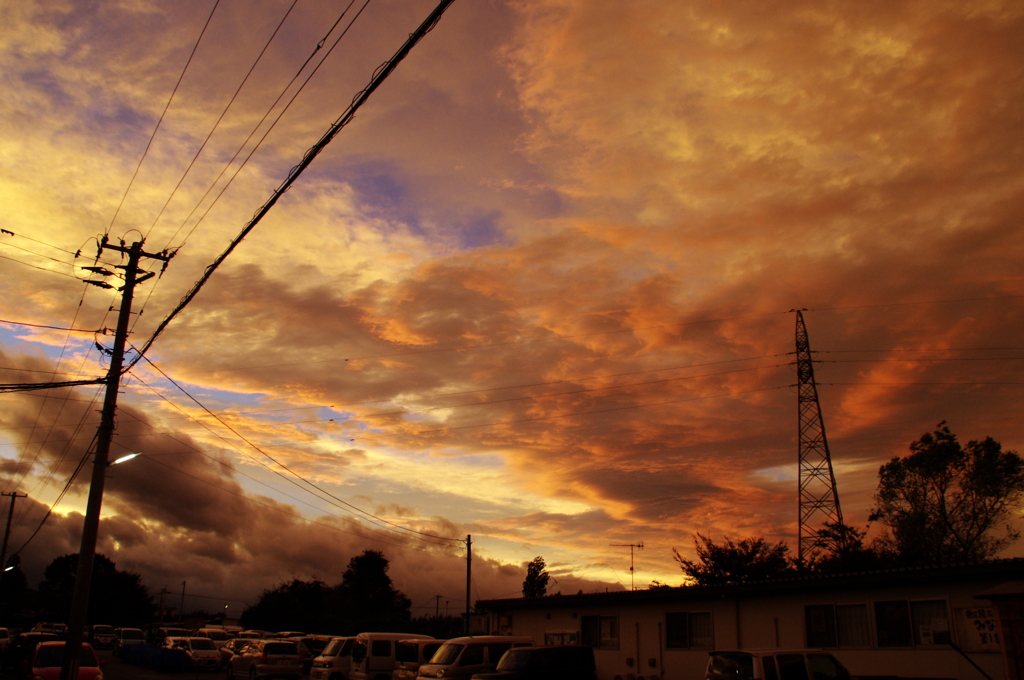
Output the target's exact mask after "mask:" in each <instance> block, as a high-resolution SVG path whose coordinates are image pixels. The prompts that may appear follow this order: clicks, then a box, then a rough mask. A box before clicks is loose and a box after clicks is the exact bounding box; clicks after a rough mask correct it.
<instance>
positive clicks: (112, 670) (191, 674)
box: [3, 649, 224, 680]
mask: <svg viewBox="0 0 1024 680" xmlns="http://www.w3.org/2000/svg"><path fill="white" fill-rule="evenodd" d="M96 654H97V655H98V656H99V658H100V662H101V663H103V662H106V665H105V666H103V678H104V680H168V678H178V679H179V680H189V679H191V678H197V679H201V678H205V679H206V680H222V679H223V677H224V674H223V673H221V672H219V671H218V672H212V671H202V672H198V673H197V672H195V671H166V670H154V669H151V668H143V667H141V666H134V665H132V664H127V663H122V662H121V660H120V659H119V658H117V657H116V656H114V655H113V654H111V653H110V650H109V649H98V650H96ZM3 680H26V679H25V678H24V677H22V676H19V675H18V674H17V673H13V672H8V673H4V675H3ZM29 680H31V679H29Z"/></svg>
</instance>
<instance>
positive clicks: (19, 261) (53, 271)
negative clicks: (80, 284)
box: [0, 255, 82, 281]
mask: <svg viewBox="0 0 1024 680" xmlns="http://www.w3.org/2000/svg"><path fill="white" fill-rule="evenodd" d="M0 259H2V260H10V261H11V262H17V263H18V264H23V265H25V266H26V267H32V269H38V270H39V271H41V272H49V273H50V274H59V275H60V276H66V277H68V278H69V279H74V280H76V281H81V280H82V279H80V278H78V277H77V276H75V275H73V274H66V273H64V272H59V271H57V270H56V269H47V268H46V267H40V266H38V265H34V264H29V263H28V262H24V261H22V260H16V259H15V258H13V257H7V256H6V255H0ZM65 264H66V263H65ZM69 266H70V265H69Z"/></svg>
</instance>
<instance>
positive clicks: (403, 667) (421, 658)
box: [391, 640, 445, 680]
mask: <svg viewBox="0 0 1024 680" xmlns="http://www.w3.org/2000/svg"><path fill="white" fill-rule="evenodd" d="M444 643H445V641H444V640H399V641H398V642H396V643H395V670H393V671H391V680H416V675H417V674H418V673H419V670H420V666H422V665H423V664H425V663H430V659H431V658H433V656H434V654H435V653H437V650H438V648H440V647H441V645H443V644H444Z"/></svg>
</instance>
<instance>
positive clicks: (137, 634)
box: [110, 628, 146, 656]
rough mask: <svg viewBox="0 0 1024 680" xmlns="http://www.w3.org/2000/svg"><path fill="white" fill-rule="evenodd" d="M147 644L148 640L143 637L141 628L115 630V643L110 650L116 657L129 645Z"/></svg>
mask: <svg viewBox="0 0 1024 680" xmlns="http://www.w3.org/2000/svg"><path fill="white" fill-rule="evenodd" d="M145 643H146V638H145V636H143V634H142V629H141V628H115V629H114V643H113V644H112V645H111V647H110V648H111V650H112V651H113V654H114V655H115V656H116V655H119V654H120V653H121V650H122V649H123V648H124V647H127V646H128V645H142V644H145Z"/></svg>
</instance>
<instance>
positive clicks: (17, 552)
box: [12, 447, 91, 556]
mask: <svg viewBox="0 0 1024 680" xmlns="http://www.w3.org/2000/svg"><path fill="white" fill-rule="evenodd" d="M90 448H91V447H90ZM90 453H91V451H90V450H89V449H86V451H85V455H83V456H82V459H81V460H79V461H78V466H77V467H76V468H75V471H74V472H72V473H71V477H70V478H69V479H68V483H67V484H65V485H64V489H63V490H62V491H61V492H60V495H58V496H57V499H56V500H55V501H54V502H53V503H52V504H51V505H50V507H49V508H48V509H47V510H46V514H45V515H43V519H42V520H40V522H39V526H37V527H36V530H35V531H33V532H32V535H31V536H29V537H28V540H27V541H25V542H24V543H22V544H21V547H20V548H18V549H17V550H15V551H14V552H13V553H12V556H14V555H20V554H21V551H22V550H24V549H25V548H27V547H28V544H29V543H31V542H32V539H34V538H35V537H36V535H38V534H39V531H40V530H41V529H42V528H43V525H45V524H46V520H48V519H50V515H51V514H53V509H54V508H56V507H57V505H59V504H60V502H61V500H63V499H64V494H66V493H67V492H68V489H70V488H71V485H72V484H74V482H75V478H76V477H78V475H79V473H80V472H81V471H82V468H83V467H85V462H86V461H87V460H89V454H90Z"/></svg>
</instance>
